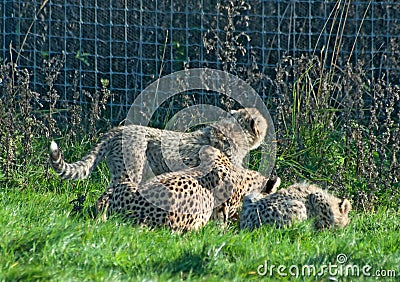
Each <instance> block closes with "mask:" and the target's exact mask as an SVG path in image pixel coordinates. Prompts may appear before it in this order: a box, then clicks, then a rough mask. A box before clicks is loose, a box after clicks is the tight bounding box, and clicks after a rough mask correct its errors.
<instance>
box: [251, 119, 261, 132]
mask: <svg viewBox="0 0 400 282" xmlns="http://www.w3.org/2000/svg"><path fill="white" fill-rule="evenodd" d="M250 129H251V131H253V133H254V135H255V136H259V135H260V131H259V130H258V127H257V126H256V122H255V121H254V119H251V120H250Z"/></svg>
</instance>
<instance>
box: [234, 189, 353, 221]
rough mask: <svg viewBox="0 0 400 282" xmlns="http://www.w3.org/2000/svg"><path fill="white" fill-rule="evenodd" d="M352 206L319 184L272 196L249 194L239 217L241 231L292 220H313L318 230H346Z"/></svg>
mask: <svg viewBox="0 0 400 282" xmlns="http://www.w3.org/2000/svg"><path fill="white" fill-rule="evenodd" d="M350 210H351V204H350V202H349V201H348V200H347V199H339V198H337V197H335V196H333V195H331V194H329V193H328V192H326V191H325V190H322V189H321V188H319V187H318V186H316V185H312V184H307V183H297V184H293V185H291V186H289V187H288V188H287V189H281V190H278V191H277V192H276V193H274V194H271V195H262V194H260V193H257V192H254V193H250V194H249V195H247V196H246V197H245V199H244V202H243V207H242V212H241V216H240V228H242V229H254V228H258V227H260V226H262V225H265V224H276V225H277V226H278V227H282V226H287V225H290V224H291V223H292V222H293V221H303V220H307V219H310V218H314V225H315V227H316V228H318V229H320V228H329V227H333V226H338V227H344V226H346V225H347V224H348V223H349V221H350V220H349V217H348V213H349V211H350Z"/></svg>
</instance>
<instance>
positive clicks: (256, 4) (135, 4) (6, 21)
mask: <svg viewBox="0 0 400 282" xmlns="http://www.w3.org/2000/svg"><path fill="white" fill-rule="evenodd" d="M215 2H216V1H210V0H169V1H157V0H148V1H143V0H140V1H137V0H116V1H108V0H107V1H106V0H85V1H82V0H81V1H76V0H48V1H46V0H44V1H22V0H3V1H2V3H1V4H0V13H1V17H0V26H1V29H2V32H1V33H0V40H1V42H2V43H3V46H2V50H1V54H0V56H1V57H2V58H1V59H2V60H3V62H6V61H10V60H12V61H13V62H16V60H17V59H18V62H16V63H18V65H19V66H20V67H24V68H27V69H28V70H29V72H30V74H31V78H32V88H33V90H34V91H37V92H43V91H46V80H45V73H44V71H43V66H44V65H45V64H46V61H48V60H49V59H51V58H54V57H59V58H60V60H62V61H63V66H62V69H61V70H60V73H59V76H58V78H57V84H56V87H57V90H58V91H59V93H60V94H61V95H62V99H63V100H64V101H71V100H72V95H73V94H72V93H73V92H74V91H80V92H82V91H89V92H92V93H93V92H94V91H95V90H99V89H100V88H101V87H102V86H103V85H104V86H107V87H108V88H109V89H110V90H111V92H112V93H113V95H112V99H111V101H110V102H109V106H110V114H111V118H112V119H116V120H118V119H121V117H123V116H124V114H125V113H126V110H127V108H128V107H129V105H130V104H131V102H132V101H133V99H134V98H135V97H136V96H137V95H138V94H139V93H140V92H141V91H142V90H143V89H144V88H145V87H146V86H148V85H149V84H150V83H151V82H153V81H155V80H156V79H157V78H158V77H160V76H163V75H166V74H169V73H172V72H175V71H179V70H182V69H184V68H193V67H210V68H216V69H223V70H227V71H229V72H231V73H234V74H237V75H239V76H242V78H244V79H247V78H246V77H245V76H246V74H245V73H246V72H245V71H243V70H248V69H258V70H260V72H261V73H263V74H265V75H269V76H273V75H274V68H275V67H276V65H277V63H279V61H280V60H281V59H282V57H283V56H285V55H291V56H294V57H298V56H301V55H304V54H306V55H316V56H319V57H323V56H326V57H327V58H329V59H331V61H330V64H335V65H337V66H341V65H343V64H344V63H345V62H347V61H350V62H352V63H353V64H356V63H357V64H358V63H362V64H363V65H364V68H365V70H366V72H367V73H368V75H369V76H371V77H385V79H387V81H388V82H391V83H394V84H398V83H399V78H400V76H399V70H400V63H399V60H400V54H399V53H400V48H399V47H400V3H399V1H394V0H393V1H350V0H349V1H346V0H345V1H311V0H297V1H283V0H269V1H259V0H247V1H246V0H231V1H218V3H217V4H216V3H215ZM243 76H244V77H243ZM262 83H265V82H262ZM258 89H261V90H260V91H261V92H263V91H264V90H263V89H265V87H264V88H263V87H259V88H258ZM73 90H74V91H73ZM260 95H267V93H260ZM79 99H80V101H79V102H80V103H85V102H88V101H87V100H86V98H85V95H81V97H80V98H79Z"/></svg>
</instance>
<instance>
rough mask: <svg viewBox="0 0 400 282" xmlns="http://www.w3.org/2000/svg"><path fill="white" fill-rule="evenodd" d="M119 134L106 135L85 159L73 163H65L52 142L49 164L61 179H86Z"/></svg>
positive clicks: (109, 133) (117, 132)
mask: <svg viewBox="0 0 400 282" xmlns="http://www.w3.org/2000/svg"><path fill="white" fill-rule="evenodd" d="M119 133H120V131H117V130H113V131H110V132H108V133H106V134H105V135H103V137H102V138H101V139H100V140H99V142H98V143H97V144H96V145H95V146H94V147H93V148H92V150H91V151H90V152H89V153H88V154H87V155H86V156H85V157H83V158H82V159H81V160H79V161H77V162H74V163H67V162H65V160H64V157H63V155H62V153H61V150H60V149H59V148H58V145H57V143H56V142H54V141H52V142H51V144H50V153H49V157H50V164H51V166H52V167H53V169H54V171H55V172H56V173H57V174H58V175H59V176H60V177H61V178H63V179H70V180H77V179H84V178H87V177H88V176H89V175H90V173H91V172H92V171H93V169H94V168H95V167H96V166H97V165H98V163H99V162H100V161H101V160H102V159H103V158H104V156H105V155H106V154H107V153H108V152H109V151H110V149H111V144H110V143H112V142H110V141H111V140H112V139H113V138H115V136H116V135H118V134H119Z"/></svg>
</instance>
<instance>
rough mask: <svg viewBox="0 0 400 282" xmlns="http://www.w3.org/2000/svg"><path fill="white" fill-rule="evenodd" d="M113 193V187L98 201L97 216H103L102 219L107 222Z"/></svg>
mask: <svg viewBox="0 0 400 282" xmlns="http://www.w3.org/2000/svg"><path fill="white" fill-rule="evenodd" d="M113 191H114V187H113V186H110V187H108V188H107V190H106V191H105V192H104V193H103V194H102V195H101V196H100V197H99V198H98V199H97V201H96V208H97V215H100V214H101V219H102V220H103V221H106V220H107V210H108V205H109V203H110V202H109V200H110V196H111V194H112V193H113Z"/></svg>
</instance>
